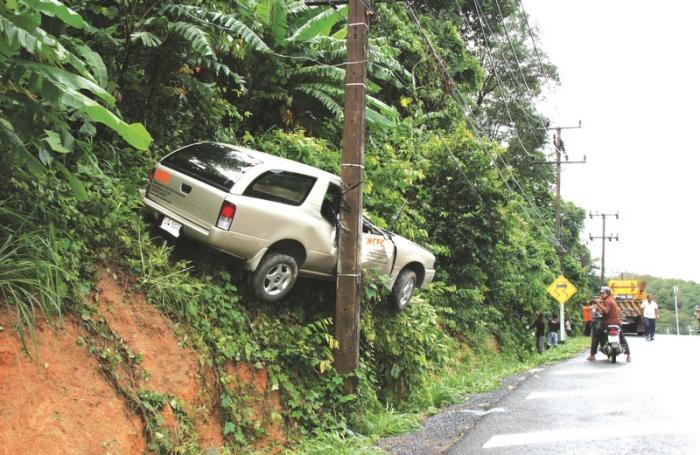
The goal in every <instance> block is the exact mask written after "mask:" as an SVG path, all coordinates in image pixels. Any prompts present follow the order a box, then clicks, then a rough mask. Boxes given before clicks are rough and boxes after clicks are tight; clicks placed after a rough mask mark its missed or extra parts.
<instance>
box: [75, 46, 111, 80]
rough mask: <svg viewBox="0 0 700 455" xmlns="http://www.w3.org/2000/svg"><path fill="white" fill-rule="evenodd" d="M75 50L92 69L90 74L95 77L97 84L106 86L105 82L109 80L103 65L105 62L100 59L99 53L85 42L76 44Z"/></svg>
mask: <svg viewBox="0 0 700 455" xmlns="http://www.w3.org/2000/svg"><path fill="white" fill-rule="evenodd" d="M77 51H78V54H80V56H81V57H83V60H85V63H87V64H88V66H89V67H90V69H91V70H92V75H93V76H94V77H95V80H96V81H97V83H98V84H99V86H100V87H107V82H108V80H109V78H108V76H107V67H105V63H104V61H102V57H101V56H100V54H98V53H97V52H95V51H93V50H92V49H90V48H89V47H88V46H87V45H85V44H80V45H78V47H77Z"/></svg>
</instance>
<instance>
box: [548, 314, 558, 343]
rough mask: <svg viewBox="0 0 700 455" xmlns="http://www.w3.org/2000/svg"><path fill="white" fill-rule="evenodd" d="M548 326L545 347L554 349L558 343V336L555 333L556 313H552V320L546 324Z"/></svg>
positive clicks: (556, 326) (556, 327)
mask: <svg viewBox="0 0 700 455" xmlns="http://www.w3.org/2000/svg"><path fill="white" fill-rule="evenodd" d="M547 324H548V326H549V332H548V333H547V347H550V348H551V347H556V345H557V342H558V341H559V336H558V335H557V331H558V330H559V325H560V324H559V316H557V314H556V313H552V319H550V320H549V322H548V323H547Z"/></svg>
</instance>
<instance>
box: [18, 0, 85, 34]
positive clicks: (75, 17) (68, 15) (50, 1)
mask: <svg viewBox="0 0 700 455" xmlns="http://www.w3.org/2000/svg"><path fill="white" fill-rule="evenodd" d="M20 1H21V2H22V3H24V4H25V5H27V6H30V7H32V8H35V9H37V10H39V11H41V12H42V13H44V14H46V15H47V16H51V17H57V18H59V19H60V20H62V21H63V22H65V23H66V24H68V25H70V26H72V27H75V28H81V29H83V30H91V29H92V27H90V25H89V24H88V23H87V22H85V21H84V20H83V18H82V17H81V16H80V14H78V13H76V12H75V11H73V10H72V9H70V8H68V7H67V6H66V5H64V4H63V3H61V2H60V1H58V0H20Z"/></svg>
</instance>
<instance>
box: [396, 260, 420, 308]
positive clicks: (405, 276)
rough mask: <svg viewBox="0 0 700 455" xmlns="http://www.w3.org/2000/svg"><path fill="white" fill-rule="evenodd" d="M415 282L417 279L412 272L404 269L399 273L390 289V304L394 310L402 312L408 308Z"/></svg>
mask: <svg viewBox="0 0 700 455" xmlns="http://www.w3.org/2000/svg"><path fill="white" fill-rule="evenodd" d="M417 282H418V278H417V277H416V272H414V271H413V270H409V269H404V270H402V271H401V273H399V277H398V278H397V279H396V282H395V283H394V287H393V288H392V289H391V303H392V305H394V308H396V310H398V311H402V310H403V309H404V308H406V307H407V306H408V303H409V302H410V301H411V296H412V295H413V291H414V289H416V283H417Z"/></svg>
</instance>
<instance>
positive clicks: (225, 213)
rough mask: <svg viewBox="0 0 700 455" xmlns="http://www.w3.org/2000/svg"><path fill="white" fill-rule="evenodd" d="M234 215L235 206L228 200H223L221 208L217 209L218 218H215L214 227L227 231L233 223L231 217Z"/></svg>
mask: <svg viewBox="0 0 700 455" xmlns="http://www.w3.org/2000/svg"><path fill="white" fill-rule="evenodd" d="M235 215H236V206H235V205H233V204H231V203H230V202H228V201H224V203H223V204H221V210H219V218H218V219H217V220H216V227H218V228H219V229H223V230H224V231H228V230H229V228H230V227H231V223H233V217H234V216H235Z"/></svg>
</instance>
